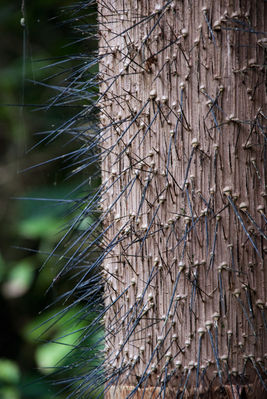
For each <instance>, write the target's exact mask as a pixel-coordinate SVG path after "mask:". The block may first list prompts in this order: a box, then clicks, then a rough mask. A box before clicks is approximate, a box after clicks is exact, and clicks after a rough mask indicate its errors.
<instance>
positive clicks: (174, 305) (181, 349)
mask: <svg viewBox="0 0 267 399" xmlns="http://www.w3.org/2000/svg"><path fill="white" fill-rule="evenodd" d="M264 3H265V2H264V1H263V0H262V1H249V0H244V1H238V0H231V1H230V0H227V1H222V0H220V1H210V0H209V1H208V0H207V1H205V2H204V1H197V2H192V1H190V0H185V1H169V2H163V1H159V2H157V3H154V2H152V1H145V0H140V1H137V0H127V1H123V0H118V1H115V0H113V1H111V2H104V1H102V0H99V1H98V11H99V30H100V32H99V34H100V49H99V55H100V58H101V61H100V77H101V84H100V91H101V97H100V102H99V104H100V109H101V125H102V127H103V135H102V143H101V148H102V178H103V183H104V184H105V187H104V189H103V194H102V207H103V214H104V219H105V222H104V229H106V233H105V240H104V244H105V248H106V257H105V261H104V276H105V278H106V285H105V298H106V299H105V301H106V306H107V308H108V311H107V314H106V316H105V325H106V334H107V339H106V358H107V369H106V372H107V375H108V376H109V377H110V381H109V383H108V384H107V394H106V397H107V398H126V397H132V396H134V395H136V397H138V398H139V397H140V398H141V397H142V398H150V397H151V398H152V397H153V398H156V397H165V398H175V397H179V398H180V397H191V396H192V397H198V395H200V394H203V395H206V397H220V395H222V397H231V398H238V397H241V393H242V389H243V390H245V392H246V395H247V397H251V398H252V397H253V398H256V397H258V398H263V397H264V390H265V389H266V385H265V383H264V362H265V360H266V359H265V356H266V355H265V353H266V336H265V333H266V328H267V326H266V319H265V316H264V306H265V291H264V283H265V271H264V262H263V258H264V254H265V252H266V229H265V225H266V216H265V213H264V212H265V210H264V209H265V208H264V207H265V203H264V201H265V199H266V156H267V155H266V151H267V150H266V137H265V130H264V109H263V104H264V101H265V98H266V97H265V95H266V78H265V75H264V72H265V70H264V67H263V65H264V56H266V39H264V31H265V30H266V27H265V26H264V23H266V22H265V21H266V20H267V19H266V18H265V7H264ZM110 386H111V388H110ZM109 388H110V389H109ZM243 394H244V393H243ZM265 394H266V393H265ZM142 395H143V396H142ZM164 395H165V396H164ZM176 395H177V396H176ZM179 395H180V396H179ZM212 395H213V396H212ZM226 395H227V396H226ZM201 397H202V396H201ZM242 397H243V396H242Z"/></svg>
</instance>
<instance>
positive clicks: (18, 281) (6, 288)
mask: <svg viewBox="0 0 267 399" xmlns="http://www.w3.org/2000/svg"><path fill="white" fill-rule="evenodd" d="M33 277H34V271H33V268H32V265H31V263H30V262H29V261H28V260H26V259H24V260H22V261H21V262H20V263H19V264H18V265H17V266H15V267H13V268H12V269H11V270H10V271H9V273H8V276H7V280H6V281H5V283H4V284H3V286H2V292H3V295H4V296H5V297H6V298H16V297H19V296H21V295H24V294H25V293H26V292H27V291H28V289H29V288H30V285H31V283H32V281H33Z"/></svg>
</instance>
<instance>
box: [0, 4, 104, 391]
mask: <svg viewBox="0 0 267 399" xmlns="http://www.w3.org/2000/svg"><path fill="white" fill-rule="evenodd" d="M72 3H73V2H70V1H67V0H64V1H55V0H35V1H31V2H27V1H26V2H25V4H24V8H23V2H22V3H21V1H10V0H1V7H0V35H1V42H0V48H1V57H0V68H1V74H0V99H1V108H0V192H1V195H0V219H1V229H0V314H1V333H0V334H1V336H0V398H1V399H23V398H27V399H30V398H40V399H48V398H52V397H54V395H55V392H56V390H54V389H53V387H54V385H53V381H51V378H50V377H49V378H47V377H46V375H47V373H48V372H49V371H50V370H51V368H52V369H53V366H55V365H58V364H60V365H64V360H61V361H60V359H62V358H63V357H64V356H65V355H66V354H67V352H68V351H69V350H70V349H69V348H70V347H71V344H72V343H73V342H74V340H75V334H68V333H71V332H72V329H73V328H75V329H76V328H77V324H76V325H75V327H73V326H71V325H70V324H68V323H66V320H64V317H63V318H62V319H61V320H60V321H59V322H58V323H57V324H55V325H53V326H52V327H51V328H50V329H48V328H47V327H48V325H49V324H50V325H52V324H53V319H51V321H50V322H49V323H48V324H47V323H44V322H45V321H46V320H48V319H49V317H53V314H54V313H55V312H57V311H60V308H59V309H57V306H54V307H53V308H50V307H49V304H51V303H52V302H53V301H54V300H55V299H56V298H58V297H59V295H60V294H61V293H62V292H66V290H67V289H68V287H67V285H68V282H67V281H65V282H58V283H57V284H55V285H54V286H53V288H52V289H50V290H48V292H47V293H46V291H47V289H48V287H49V286H50V284H51V281H52V280H53V278H54V277H55V275H56V270H55V269H56V267H57V266H56V262H55V259H54V257H53V258H52V259H50V260H49V261H48V262H46V265H45V267H44V268H42V265H43V264H44V262H45V261H46V259H47V255H48V254H49V253H50V252H51V250H52V249H53V248H54V247H55V245H56V243H57V242H58V241H59V239H60V237H61V236H62V234H63V233H62V230H63V229H64V226H65V224H66V222H67V221H68V217H69V216H68V215H67V212H66V208H65V207H64V205H62V204H61V203H58V202H56V201H54V202H53V201H50V202H49V201H48V200H45V198H54V199H57V198H67V194H68V193H70V192H71V191H72V190H73V189H74V188H75V187H76V186H77V185H79V184H80V181H81V176H77V177H76V176H75V177H74V178H72V179H68V173H69V172H70V168H69V165H68V163H67V161H64V162H62V160H57V161H53V162H48V163H45V164H44V165H42V166H39V167H34V168H33V166H34V165H38V164H39V163H42V162H45V161H47V160H49V159H51V158H54V157H59V156H60V155H61V154H62V153H64V151H65V152H67V151H68V150H69V151H70V150H71V149H72V150H74V149H75V145H76V144H75V143H70V144H69V146H68V143H67V142H66V141H65V142H64V139H63V138H59V140H57V141H55V142H51V143H49V145H48V144H47V141H46V140H43V138H44V137H45V134H44V133H46V134H47V133H48V134H49V131H50V130H53V128H54V127H55V126H60V124H62V123H63V122H64V121H66V120H67V119H68V118H69V117H70V116H71V115H72V112H73V110H72V109H71V107H69V108H68V107H66V106H64V107H60V106H58V107H48V106H46V105H47V104H48V103H49V101H50V99H51V98H52V97H53V96H54V95H55V94H56V93H54V92H53V91H52V89H51V88H49V87H48V86H47V85H48V84H51V81H52V82H53V85H57V84H58V85H62V84H64V79H65V78H66V76H67V74H68V71H65V68H67V69H68V68H69V67H70V68H71V62H72V61H70V63H69V64H68V66H66V64H62V63H59V64H57V62H58V61H59V60H62V59H63V58H62V57H66V56H68V55H73V54H75V53H76V52H77V48H78V46H77V44H76V45H71V43H72V42H75V41H76V40H77V36H75V35H74V34H73V32H72V30H71V27H70V25H69V24H64V23H62V21H64V18H65V14H64V13H65V11H64V10H61V7H63V6H64V7H68V6H69V5H71V4H72ZM21 18H24V20H22V19H21ZM90 18H91V17H90ZM66 19H67V17H66ZM87 22H88V21H87ZM92 23H95V20H93V18H92ZM81 46H82V47H83V48H82V51H83V52H89V51H90V50H92V49H95V48H96V42H93V41H92V42H90V43H89V42H88V40H87V42H86V44H85V43H82V44H81ZM78 51H79V49H78ZM53 64H56V65H54V66H53ZM51 65H52V66H51ZM40 108H45V109H40ZM38 143H39V144H38ZM62 147H64V150H63V152H62ZM89 172H90V171H89ZM89 172H88V171H87V172H84V173H85V175H84V176H83V178H84V177H85V178H86V173H88V174H90V173H89ZM93 188H94V187H91V189H93ZM17 197H20V198H26V197H27V198H33V199H32V200H30V199H27V200H26V199H20V200H18V199H16V198H17ZM34 198H41V199H43V200H39V201H36V200H34ZM57 256H60V254H58V255H57ZM45 293H46V294H45ZM46 308H47V309H46ZM45 309H46V310H45ZM44 310H45V311H44ZM43 323H44V324H43ZM84 323H85V322H84ZM82 325H83V324H82V321H81V327H82ZM63 332H64V334H63ZM60 335H66V336H67V337H66V338H65V341H64V343H67V344H68V345H70V346H68V345H55V344H53V343H51V342H48V341H50V340H53V339H55V337H57V336H60ZM66 340H67V341H66ZM68 340H69V341H68ZM62 342H63V341H62ZM58 362H60V363H58ZM59 397H61V398H64V397H66V396H65V395H64V394H63V393H62V395H61V396H59Z"/></svg>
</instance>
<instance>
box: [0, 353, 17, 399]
mask: <svg viewBox="0 0 267 399" xmlns="http://www.w3.org/2000/svg"><path fill="white" fill-rule="evenodd" d="M19 379H20V371H19V368H18V366H17V364H16V363H15V362H13V361H12V360H9V359H3V358H1V359H0V381H1V382H5V383H9V384H17V383H18V382H19ZM1 398H2V396H1Z"/></svg>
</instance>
